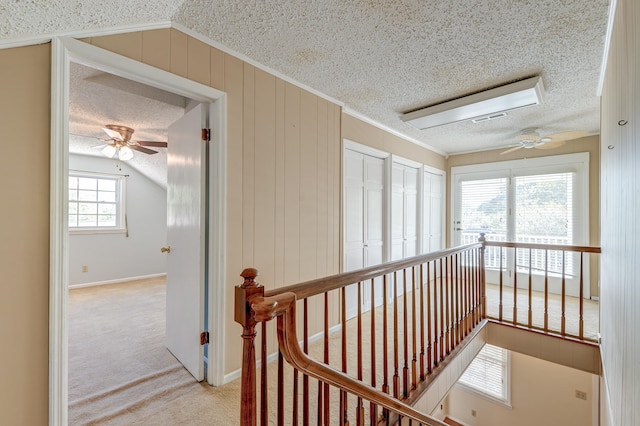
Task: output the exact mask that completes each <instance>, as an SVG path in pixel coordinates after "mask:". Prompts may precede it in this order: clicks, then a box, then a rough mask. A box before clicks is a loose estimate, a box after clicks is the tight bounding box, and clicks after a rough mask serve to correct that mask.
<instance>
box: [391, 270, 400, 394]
mask: <svg viewBox="0 0 640 426" xmlns="http://www.w3.org/2000/svg"><path fill="white" fill-rule="evenodd" d="M398 369H399V360H398V274H397V272H396V271H394V272H393V397H394V398H398V397H399V394H400V376H399V375H398V372H399V370H398Z"/></svg>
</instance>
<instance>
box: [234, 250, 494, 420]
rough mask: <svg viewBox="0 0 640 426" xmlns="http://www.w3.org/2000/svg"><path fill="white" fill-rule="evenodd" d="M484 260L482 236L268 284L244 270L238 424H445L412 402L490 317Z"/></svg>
mask: <svg viewBox="0 0 640 426" xmlns="http://www.w3.org/2000/svg"><path fill="white" fill-rule="evenodd" d="M483 262H484V246H483V245H482V244H480V243H476V244H469V245H466V246H461V247H456V248H453V249H447V250H442V251H439V252H435V253H430V254H427V255H421V256H416V257H413V258H410V259H404V260H400V261H395V262H390V263H387V264H383V265H377V266H374V267H371V268H366V269H362V270H358V271H353V272H348V273H343V274H338V275H334V276H331V277H326V278H321V279H317V280H312V281H308V282H305V283H301V284H297V285H293V286H288V287H284V288H278V289H275V290H270V291H265V288H264V287H263V286H261V285H260V284H258V283H256V281H255V279H256V277H257V275H258V271H257V270H255V269H251V268H250V269H245V270H244V271H243V272H242V274H241V275H242V277H243V278H244V282H243V284H242V285H240V286H237V287H236V288H235V292H236V293H235V305H236V306H235V320H236V321H237V322H239V323H240V324H241V325H242V326H243V333H242V337H243V360H242V365H243V366H242V382H241V386H242V390H241V393H242V396H241V424H242V425H256V424H257V422H258V414H259V421H260V424H261V425H267V424H270V423H275V424H278V425H283V424H299V423H301V424H304V425H308V424H310V423H317V424H325V425H328V424H339V425H346V424H357V425H363V424H365V423H368V424H378V423H380V422H386V423H395V422H401V421H402V420H403V419H408V420H410V422H417V423H418V424H426V425H443V424H444V423H442V422H440V421H439V420H437V419H435V418H433V417H431V416H428V415H426V414H424V413H421V412H419V411H417V410H415V409H414V408H412V404H414V403H415V402H416V401H418V400H419V398H420V397H421V396H422V395H423V394H424V392H425V391H426V389H427V388H428V384H429V383H430V382H431V381H432V380H433V379H434V378H435V377H436V376H437V375H438V374H439V373H440V371H441V370H442V366H444V365H445V364H446V362H445V360H446V358H447V357H449V356H451V355H453V354H454V353H456V352H457V350H458V349H459V347H462V345H463V344H464V343H465V342H466V339H469V338H470V334H471V333H472V331H473V329H474V327H475V326H476V325H478V324H479V323H480V321H483V320H484V317H485V310H484V292H483V288H484V285H483V274H482V267H483ZM296 312H297V313H296ZM351 315H353V318H349V316H351ZM274 318H277V339H276V335H275V334H276V333H274V331H275V330H272V329H271V330H270V329H269V328H268V324H270V323H271V321H270V320H271V319H274ZM258 328H259V329H260V333H258V332H257V331H256V330H257V329H258ZM297 329H301V330H302V336H301V338H300V340H299V337H298V333H297ZM258 336H259V341H260V344H259V348H260V355H259V361H260V377H259V380H258V375H257V367H256V358H258V357H257V354H256V350H255V341H256V338H257V337H258ZM353 337H355V339H353ZM285 360H286V361H287V363H288V364H289V365H290V366H291V367H288V366H286V365H285V363H284V361H285ZM270 361H277V363H276V362H270ZM274 364H277V367H276V368H273V365H274ZM258 382H259V383H258ZM273 394H275V395H276V397H275V398H273V397H272V395H273ZM258 401H259V403H258Z"/></svg>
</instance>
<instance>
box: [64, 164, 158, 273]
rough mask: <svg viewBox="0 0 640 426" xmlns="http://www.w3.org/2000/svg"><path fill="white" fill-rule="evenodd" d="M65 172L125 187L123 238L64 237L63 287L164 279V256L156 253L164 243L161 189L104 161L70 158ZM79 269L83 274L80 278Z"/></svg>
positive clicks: (129, 169)
mask: <svg viewBox="0 0 640 426" xmlns="http://www.w3.org/2000/svg"><path fill="white" fill-rule="evenodd" d="M116 165H118V166H119V167H120V168H121V169H122V170H118V169H117V168H116ZM69 169H71V170H79V171H88V172H100V173H113V174H127V175H129V177H127V178H126V181H125V185H126V190H125V191H126V213H127V223H128V229H129V236H128V237H127V236H126V235H125V234H88V235H84V234H80V235H79V234H73V233H72V234H70V235H69V285H76V284H87V283H102V282H108V281H113V280H120V279H127V278H136V277H144V276H149V275H157V274H163V273H166V255H165V254H162V253H160V248H161V247H162V246H164V245H166V237H167V191H166V189H165V188H162V187H160V186H158V185H157V184H155V183H154V182H152V181H151V180H149V179H148V178H146V177H145V176H144V175H143V174H141V173H139V172H138V171H136V170H134V169H133V168H131V167H129V166H128V165H127V164H126V163H125V162H121V161H115V160H112V159H108V158H104V159H103V158H100V157H87V156H80V155H70V156H69ZM83 265H86V266H87V267H88V272H82V266H83Z"/></svg>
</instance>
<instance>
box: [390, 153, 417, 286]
mask: <svg viewBox="0 0 640 426" xmlns="http://www.w3.org/2000/svg"><path fill="white" fill-rule="evenodd" d="M418 170H419V169H416V168H413V167H409V166H405V165H403V164H399V163H393V165H392V167H391V260H400V259H404V258H407V257H411V256H415V255H416V254H417V248H418ZM396 282H397V284H398V289H397V290H398V291H397V293H398V294H399V295H400V294H403V293H404V284H403V283H404V277H403V275H401V274H398V275H397V276H396Z"/></svg>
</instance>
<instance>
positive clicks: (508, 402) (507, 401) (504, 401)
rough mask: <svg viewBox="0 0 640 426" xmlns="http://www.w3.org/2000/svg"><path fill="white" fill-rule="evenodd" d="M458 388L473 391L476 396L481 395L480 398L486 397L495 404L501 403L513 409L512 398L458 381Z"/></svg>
mask: <svg viewBox="0 0 640 426" xmlns="http://www.w3.org/2000/svg"><path fill="white" fill-rule="evenodd" d="M456 388H458V389H460V390H462V391H464V392H468V393H472V394H474V395H476V396H479V397H480V398H484V399H486V400H488V401H490V402H493V403H495V404H498V405H501V406H503V407H505V408H507V409H509V410H512V409H513V407H512V406H511V400H510V398H507V399H500V398H498V397H495V396H492V395H489V394H488V393H485V392H482V391H481V390H478V389H475V388H472V387H470V386H467V385H464V384H462V383H457V384H456Z"/></svg>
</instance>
